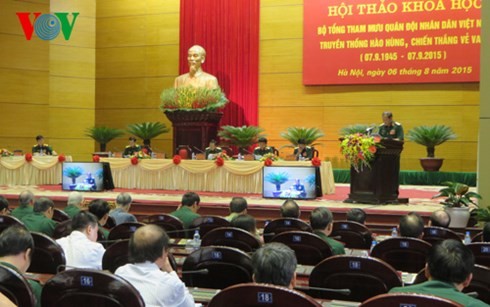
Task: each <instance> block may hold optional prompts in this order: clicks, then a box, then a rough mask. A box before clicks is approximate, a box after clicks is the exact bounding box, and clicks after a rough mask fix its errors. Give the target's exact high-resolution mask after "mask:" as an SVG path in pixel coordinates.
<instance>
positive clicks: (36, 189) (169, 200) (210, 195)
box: [0, 184, 442, 230]
mask: <svg viewBox="0 0 490 307" xmlns="http://www.w3.org/2000/svg"><path fill="white" fill-rule="evenodd" d="M26 189H29V190H31V191H32V192H33V193H34V194H35V195H36V197H48V198H51V199H52V200H53V201H54V202H55V205H56V207H57V208H60V209H62V208H64V207H65V206H66V200H67V197H68V194H69V192H68V191H62V190H61V186H60V185H44V186H20V185H19V186H0V194H1V195H3V196H5V197H6V198H7V199H8V200H9V203H10V206H11V207H16V206H17V203H18V200H17V199H18V195H19V193H20V192H22V191H23V190H26ZM439 189H440V187H433V186H405V185H404V186H400V198H409V203H408V204H398V205H396V204H389V205H367V204H347V203H343V200H344V199H346V198H347V195H348V193H349V185H348V184H336V186H335V194H330V195H324V196H323V197H322V198H317V199H316V200H298V201H297V202H298V203H299V205H300V207H301V218H302V219H304V220H308V218H309V214H310V212H311V210H313V209H314V208H316V207H327V208H329V209H330V210H331V211H332V212H333V214H334V219H335V220H343V219H345V213H346V212H347V211H348V210H349V209H351V208H362V209H363V210H365V211H366V213H367V214H368V219H367V221H368V225H370V226H371V227H374V228H380V230H381V229H383V230H388V229H390V227H392V226H394V225H397V224H398V220H399V218H400V217H401V216H402V215H405V214H407V213H408V212H411V211H415V212H418V213H419V214H420V215H421V216H422V217H424V219H426V220H427V218H428V217H429V216H430V214H431V213H432V212H433V211H435V210H437V209H440V208H442V205H440V204H439V202H438V200H434V199H431V197H432V196H433V195H435V194H436V193H437V191H438V190H439ZM120 192H129V193H131V195H132V197H133V205H132V207H131V213H133V214H135V215H136V216H137V218H138V220H141V221H143V220H144V219H145V218H146V217H147V216H149V215H152V214H157V213H168V212H171V211H173V210H175V208H176V207H177V206H178V205H179V203H180V200H181V197H182V194H183V193H184V192H185V191H169V190H135V189H115V190H113V191H106V192H83V194H84V196H85V199H86V200H88V201H90V200H92V199H96V198H103V199H106V200H108V201H111V202H113V201H114V200H115V198H116V196H117V195H118V194H119V193H120ZM197 193H198V194H199V195H200V196H201V209H200V210H199V213H200V214H201V215H219V216H225V215H228V205H229V202H230V200H231V198H232V197H233V196H243V197H245V198H246V199H247V201H248V204H249V209H248V212H249V214H251V215H253V216H255V217H256V218H257V220H258V225H259V227H261V226H262V225H263V222H264V221H265V220H268V219H274V218H276V217H279V207H280V205H281V204H282V202H283V200H280V199H264V198H262V197H261V195H259V194H243V193H241V194H240V193H224V192H222V193H215V192H199V191H197Z"/></svg>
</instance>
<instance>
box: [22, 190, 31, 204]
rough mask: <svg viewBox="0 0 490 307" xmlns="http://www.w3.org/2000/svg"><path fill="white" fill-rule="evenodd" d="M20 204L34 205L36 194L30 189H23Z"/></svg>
mask: <svg viewBox="0 0 490 307" xmlns="http://www.w3.org/2000/svg"><path fill="white" fill-rule="evenodd" d="M19 204H20V205H21V206H22V205H23V206H27V205H32V204H34V194H33V193H32V192H31V191H29V190H26V191H22V192H21V193H20V194H19Z"/></svg>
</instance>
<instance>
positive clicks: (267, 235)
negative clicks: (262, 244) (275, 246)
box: [262, 232, 276, 237]
mask: <svg viewBox="0 0 490 307" xmlns="http://www.w3.org/2000/svg"><path fill="white" fill-rule="evenodd" d="M262 235H263V236H264V237H273V236H275V235H276V233H275V232H268V233H263V234H262Z"/></svg>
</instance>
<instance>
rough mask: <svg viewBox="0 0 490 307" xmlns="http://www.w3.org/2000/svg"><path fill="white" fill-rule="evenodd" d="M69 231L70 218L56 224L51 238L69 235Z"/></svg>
mask: <svg viewBox="0 0 490 307" xmlns="http://www.w3.org/2000/svg"><path fill="white" fill-rule="evenodd" d="M70 233H71V220H66V221H63V222H61V223H58V224H56V226H55V227H54V231H53V239H55V240H57V239H60V238H63V237H66V236H68V235H70Z"/></svg>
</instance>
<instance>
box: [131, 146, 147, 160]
mask: <svg viewBox="0 0 490 307" xmlns="http://www.w3.org/2000/svg"><path fill="white" fill-rule="evenodd" d="M130 158H136V159H151V156H150V155H149V154H148V150H147V149H146V148H143V150H140V151H137V152H135V153H134V155H132V156H131V157H130Z"/></svg>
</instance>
